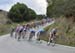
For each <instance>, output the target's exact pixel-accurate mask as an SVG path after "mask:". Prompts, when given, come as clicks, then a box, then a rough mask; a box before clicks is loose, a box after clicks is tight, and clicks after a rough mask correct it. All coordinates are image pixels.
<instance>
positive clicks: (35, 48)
mask: <svg viewBox="0 0 75 53" xmlns="http://www.w3.org/2000/svg"><path fill="white" fill-rule="evenodd" d="M0 53H75V47H69V46H64V45H58V44H56V45H55V46H54V47H52V45H50V46H47V42H45V41H42V43H41V44H40V43H37V41H36V40H33V41H31V42H29V41H27V39H21V41H17V39H15V38H14V37H12V38H11V37H10V35H9V34H7V35H4V36H1V37H0Z"/></svg>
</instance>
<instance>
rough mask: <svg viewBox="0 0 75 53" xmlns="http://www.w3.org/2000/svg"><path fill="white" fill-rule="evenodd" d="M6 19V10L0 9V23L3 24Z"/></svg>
mask: <svg viewBox="0 0 75 53" xmlns="http://www.w3.org/2000/svg"><path fill="white" fill-rule="evenodd" d="M7 21H8V18H7V12H6V11H3V10H0V24H5V23H6V22H7Z"/></svg>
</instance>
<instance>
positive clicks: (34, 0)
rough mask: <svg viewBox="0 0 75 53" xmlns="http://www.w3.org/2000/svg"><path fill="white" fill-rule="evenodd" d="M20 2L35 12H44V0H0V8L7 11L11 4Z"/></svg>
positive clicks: (45, 5) (45, 3) (45, 6)
mask: <svg viewBox="0 0 75 53" xmlns="http://www.w3.org/2000/svg"><path fill="white" fill-rule="evenodd" d="M17 2H20V3H24V4H26V5H27V6H28V7H29V8H32V9H33V10H35V12H36V13H37V14H46V8H47V2H46V0H0V9H3V10H6V11H9V10H10V8H11V7H12V5H14V4H15V3H17Z"/></svg>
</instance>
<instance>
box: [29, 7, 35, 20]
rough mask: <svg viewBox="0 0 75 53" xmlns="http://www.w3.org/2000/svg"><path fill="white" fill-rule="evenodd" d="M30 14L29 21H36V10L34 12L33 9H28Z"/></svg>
mask: <svg viewBox="0 0 75 53" xmlns="http://www.w3.org/2000/svg"><path fill="white" fill-rule="evenodd" d="M28 12H29V14H28V17H29V18H30V19H28V20H33V19H36V13H35V11H34V10H32V9H30V8H29V9H28Z"/></svg>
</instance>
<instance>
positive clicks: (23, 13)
mask: <svg viewBox="0 0 75 53" xmlns="http://www.w3.org/2000/svg"><path fill="white" fill-rule="evenodd" d="M8 17H9V18H10V19H11V20H12V21H13V22H23V21H29V20H31V19H35V17H36V13H35V11H33V10H32V9H29V8H28V7H27V6H26V5H25V4H21V3H17V4H15V5H14V6H12V8H11V9H10V11H9V13H8Z"/></svg>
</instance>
